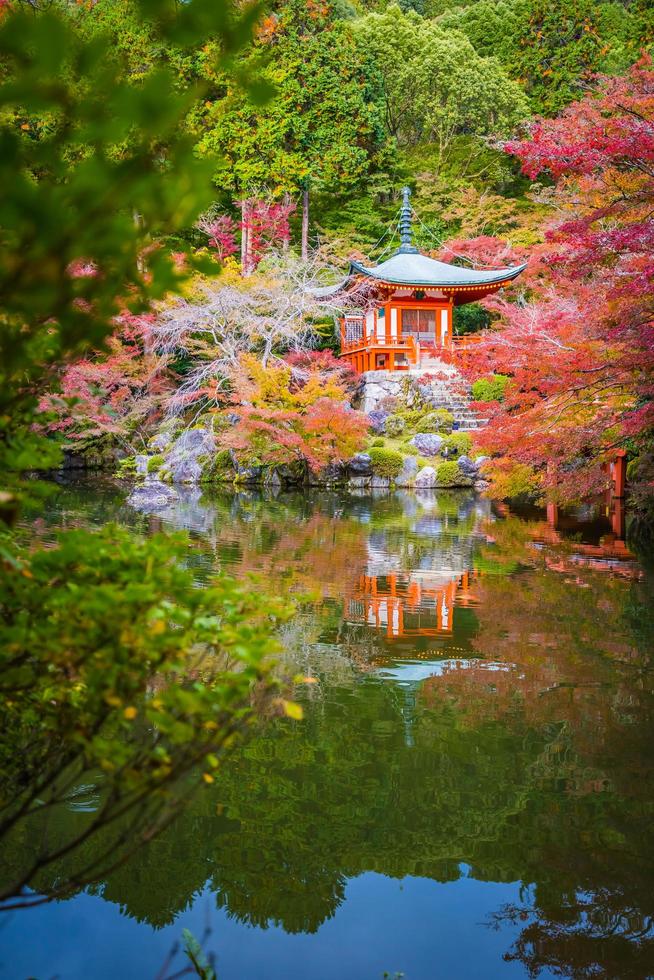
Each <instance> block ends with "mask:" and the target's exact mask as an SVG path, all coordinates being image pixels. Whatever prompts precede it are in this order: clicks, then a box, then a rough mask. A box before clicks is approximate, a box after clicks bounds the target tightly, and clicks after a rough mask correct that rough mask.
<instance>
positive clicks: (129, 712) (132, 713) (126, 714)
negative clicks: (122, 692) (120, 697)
mask: <svg viewBox="0 0 654 980" xmlns="http://www.w3.org/2000/svg"><path fill="white" fill-rule="evenodd" d="M137 714H138V711H137V710H136V708H134V707H129V708H125V710H124V711H123V718H127V720H128V721H133V719H134V718H136V716H137Z"/></svg>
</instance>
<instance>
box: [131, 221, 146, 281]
mask: <svg viewBox="0 0 654 980" xmlns="http://www.w3.org/2000/svg"><path fill="white" fill-rule="evenodd" d="M132 217H133V218H134V225H135V226H136V228H138V230H139V231H142V229H143V215H142V214H139V212H138V211H132ZM136 268H137V270H138V272H139V273H140V274H141V275H143V274H144V272H145V259H144V258H143V244H142V243H141V244H140V245H139V250H138V252H137V254H136Z"/></svg>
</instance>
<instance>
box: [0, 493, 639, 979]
mask: <svg viewBox="0 0 654 980" xmlns="http://www.w3.org/2000/svg"><path fill="white" fill-rule="evenodd" d="M550 518H551V520H550V522H549V523H548V522H547V521H546V520H545V516H544V515H543V514H533V515H530V516H529V518H525V517H518V516H515V515H509V514H507V513H505V512H504V513H502V512H498V509H497V508H494V507H493V506H492V505H491V504H490V503H489V502H488V501H484V500H482V499H480V498H478V497H476V496H474V495H472V494H466V493H445V492H437V493H431V494H424V495H421V496H419V495H416V494H410V493H396V494H395V495H392V496H380V497H377V498H373V497H369V496H360V497H357V496H351V495H343V496H341V495H336V494H316V495H314V496H311V497H309V498H307V497H301V496H286V495H282V496H279V497H277V498H272V499H264V498H262V497H260V496H257V495H248V494H241V495H237V496H234V495H232V496H220V495H204V496H202V495H201V494H200V493H199V491H194V490H187V491H182V492H180V495H179V500H178V501H177V502H175V503H173V504H171V505H170V506H168V507H166V508H165V509H164V510H159V511H157V512H156V513H153V514H138V513H136V512H135V511H134V510H132V509H131V508H130V507H129V506H128V505H127V504H126V502H125V492H124V491H123V490H122V489H121V488H117V487H116V485H115V484H113V483H111V482H102V481H99V480H95V481H93V480H91V481H88V480H86V481H85V480H79V481H77V482H74V483H71V484H67V485H62V486H61V487H60V489H59V490H58V491H57V493H56V494H55V495H54V496H53V497H52V498H51V499H50V501H49V504H48V512H47V515H46V518H45V520H44V522H42V524H41V525H39V526H38V527H37V533H38V534H40V535H41V536H44V537H46V538H47V536H48V535H49V534H50V529H51V528H54V527H71V526H80V525H82V526H86V525H88V526H99V525H100V524H102V523H104V522H105V521H108V520H114V521H118V522H120V523H124V524H128V525H129V526H132V527H134V529H135V530H139V531H150V530H154V529H158V528H162V527H163V528H185V529H187V530H188V531H189V532H190V534H191V544H190V546H189V555H188V560H189V562H190V563H191V564H192V565H193V567H194V568H195V569H196V574H197V579H198V585H201V583H202V580H203V579H204V578H205V577H206V575H207V574H208V573H209V572H210V571H212V570H215V569H225V570H228V571H231V572H233V573H235V574H237V575H242V574H245V573H247V572H257V573H259V574H260V575H262V576H263V578H264V580H265V583H266V588H268V589H272V590H274V591H276V592H279V593H280V594H295V595H297V596H299V597H301V601H300V611H299V613H298V615H297V616H296V617H295V618H294V619H293V620H292V621H291V622H290V623H288V624H287V625H286V626H285V627H284V628H283V635H282V640H283V645H284V659H285V661H286V662H287V663H288V665H289V667H291V669H292V670H294V671H301V672H302V673H303V674H307V675H310V676H313V677H315V678H317V679H318V683H316V684H312V685H307V686H306V687H305V688H303V689H302V690H301V691H300V692H299V693H298V695H297V697H298V699H299V700H301V701H303V704H304V709H305V720H304V721H303V722H302V723H295V722H291V721H289V720H286V719H284V720H277V721H273V722H271V723H269V724H267V725H266V726H264V727H263V728H262V730H260V731H258V732H256V733H255V734H253V735H252V736H251V737H250V738H249V739H248V741H247V743H246V744H244V745H243V746H242V747H241V748H240V749H239V750H238V752H236V753H235V754H234V755H233V756H232V757H231V759H230V761H229V762H228V763H227V764H226V765H225V767H224V769H223V770H222V777H221V778H219V779H217V781H216V784H215V785H213V786H211V787H207V788H206V789H205V790H203V792H202V793H201V794H200V795H199V796H198V797H197V798H196V799H195V800H194V802H193V803H192V804H191V805H190V806H189V807H188V808H187V809H186V810H185V812H184V813H183V814H182V815H181V816H180V817H179V818H178V819H177V821H176V822H175V823H174V824H173V825H172V826H171V827H170V828H169V829H168V830H167V831H166V832H165V833H164V834H163V835H162V836H161V837H160V838H158V839H157V840H156V841H155V842H154V843H153V844H151V845H150V847H149V848H147V849H145V850H143V851H142V852H140V853H139V854H138V855H137V856H136V857H135V858H133V859H132V860H131V861H130V862H129V863H128V864H126V865H125V866H123V867H121V868H120V869H119V870H117V871H116V872H115V873H113V874H112V875H111V876H110V877H109V878H108V879H107V880H106V881H104V882H102V883H100V884H99V885H98V886H96V887H95V888H93V889H90V890H88V891H87V892H86V893H84V894H80V895H78V896H76V897H75V898H73V899H71V900H69V901H66V902H59V903H53V904H51V905H47V906H45V907H41V908H37V909H33V910H26V911H21V912H16V913H10V914H7V915H6V916H5V918H4V919H3V920H1V921H0V973H1V974H2V976H4V977H7V978H12V980H14V978H17V980H22V978H26V977H38V978H40V980H44V978H52V977H59V978H61V980H78V978H98V980H105V978H106V980H109V978H112V980H113V978H116V977H121V978H124V980H128V978H139V980H141V978H153V980H154V978H155V977H157V976H161V977H163V976H166V977H169V976H172V975H173V974H174V973H175V972H176V970H179V969H181V968H182V966H183V962H182V960H181V958H180V957H179V956H177V957H175V958H173V959H172V960H169V953H170V952H171V949H174V945H175V943H176V942H177V941H178V940H179V938H180V936H181V931H182V929H183V928H184V927H188V928H190V929H191V930H192V931H193V932H194V934H195V935H196V936H198V937H200V936H202V935H203V934H204V935H205V937H206V943H205V948H206V949H207V950H209V951H212V952H214V953H215V956H216V964H217V971H218V976H219V978H221V980H237V978H238V980H251V978H275V980H276V978H279V980H282V978H284V980H287V978H303V977H306V978H312V980H323V978H324V980H336V978H338V980H349V978H352V980H355V978H356V980H365V978H371V980H372V978H381V977H382V976H383V975H384V974H385V972H387V973H388V974H389V975H390V976H391V977H393V976H395V975H396V974H401V975H403V976H405V977H406V978H407V980H426V978H430V980H431V978H443V980H450V978H491V980H493V978H496V977H497V978H512V977H527V976H540V977H555V976H563V977H580V978H586V977H588V978H590V977H610V978H621V980H622V978H631V977H633V978H639V980H640V978H646V977H651V976H654V935H653V932H654V929H653V925H652V915H653V914H654V889H653V885H654V761H653V756H654V738H653V736H654V725H653V721H654V717H653V710H652V709H653V707H654V700H653V697H652V694H653V689H654V683H653V680H654V678H653V676H652V654H653V653H654V624H653V622H652V598H653V596H654V584H653V581H652V574H651V572H649V571H648V569H647V567H646V564H645V563H643V562H642V561H639V560H637V558H636V557H635V556H634V555H632V554H631V553H630V552H629V551H628V550H627V549H626V548H625V546H624V543H623V542H621V541H620V540H619V539H617V540H616V537H615V534H614V533H612V532H611V526H610V524H609V523H608V522H603V521H602V520H601V519H600V520H597V519H595V520H592V521H591V520H587V521H585V522H583V521H582V522H577V521H575V520H570V519H567V520H564V521H562V522H558V521H557V523H556V524H555V522H554V519H553V515H550ZM614 526H615V525H614ZM26 846H29V842H26Z"/></svg>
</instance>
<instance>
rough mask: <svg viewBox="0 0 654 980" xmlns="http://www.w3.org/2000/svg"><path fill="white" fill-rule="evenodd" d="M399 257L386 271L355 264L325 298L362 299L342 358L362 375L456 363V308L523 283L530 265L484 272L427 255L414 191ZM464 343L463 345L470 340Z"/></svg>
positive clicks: (403, 218)
mask: <svg viewBox="0 0 654 980" xmlns="http://www.w3.org/2000/svg"><path fill="white" fill-rule="evenodd" d="M402 193H403V202H402V209H401V212H400V223H399V229H400V240H401V244H400V247H399V248H398V250H397V251H396V252H395V253H394V254H393V255H392V256H391V257H390V258H389V259H387V260H386V261H385V262H382V263H381V264H380V265H377V266H372V267H368V266H365V265H362V264H361V263H359V262H354V261H352V262H351V263H350V268H349V272H348V274H347V277H346V278H345V279H344V280H343V282H341V283H339V284H338V286H332V287H328V288H327V289H321V290H319V291H317V292H320V294H321V295H322V297H324V298H327V297H337V296H339V295H341V296H344V297H345V296H347V295H348V294H349V295H350V296H360V297H361V298H362V302H361V308H360V309H358V310H357V309H355V310H352V311H350V310H348V312H347V313H344V315H343V316H341V317H340V331H341V357H343V358H345V359H346V360H348V361H349V362H350V363H351V364H352V365H353V367H354V368H356V370H357V371H379V370H390V371H397V370H409V369H410V368H420V367H425V366H426V364H428V363H429V362H430V361H431V360H432V359H434V358H436V359H440V360H447V361H451V360H452V354H453V352H454V350H455V349H456V342H455V338H453V332H452V312H453V309H454V307H455V306H462V305H463V304H464V303H474V302H476V300H479V299H481V298H482V297H483V296H488V295H489V294H491V293H495V292H497V291H498V289H501V288H502V286H504V285H505V284H506V283H508V282H510V281H511V280H512V279H515V278H516V276H518V275H520V273H521V272H522V270H523V269H524V268H525V265H518V266H511V267H509V268H507V269H493V270H484V271H478V270H475V269H467V268H463V267H460V266H457V265H449V264H448V263H446V262H437V261H436V260H435V259H432V258H430V257H429V256H428V255H424V254H423V253H422V252H420V251H418V249H417V248H416V247H415V246H414V244H413V232H412V209H411V204H410V201H409V197H410V194H411V192H410V190H409V188H408V187H405V188H404V190H403V192H402ZM462 339H463V338H462Z"/></svg>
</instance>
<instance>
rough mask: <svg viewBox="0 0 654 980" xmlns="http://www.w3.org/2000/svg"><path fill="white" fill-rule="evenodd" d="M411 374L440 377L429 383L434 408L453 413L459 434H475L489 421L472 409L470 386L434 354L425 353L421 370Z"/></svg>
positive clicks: (449, 365) (415, 370)
mask: <svg viewBox="0 0 654 980" xmlns="http://www.w3.org/2000/svg"><path fill="white" fill-rule="evenodd" d="M410 373H411V374H412V375H416V376H417V377H419V376H420V375H423V374H434V375H438V376H439V377H436V378H434V379H433V380H430V382H429V385H430V388H431V390H432V396H431V398H430V400H431V402H432V404H433V406H434V408H445V409H447V411H448V412H451V413H452V415H453V416H454V423H455V427H456V428H457V429H458V431H459V432H474V431H475V430H476V429H481V428H483V426H484V425H486V423H487V422H488V419H485V418H481V417H480V416H479V415H478V414H477V413H476V412H474V411H473V410H472V409H471V408H470V400H471V394H472V393H471V391H470V385H469V384H468V383H467V382H466V381H465V380H464V378H463V377H462V376H461V375H460V374H459V372H458V371H457V369H456V368H455V367H453V366H452V365H451V364H447V363H445V361H441V360H440V358H438V357H436V356H434V355H432V354H428V353H423V354H422V356H421V358H420V368H419V369H414V371H411V372H410Z"/></svg>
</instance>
